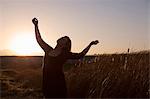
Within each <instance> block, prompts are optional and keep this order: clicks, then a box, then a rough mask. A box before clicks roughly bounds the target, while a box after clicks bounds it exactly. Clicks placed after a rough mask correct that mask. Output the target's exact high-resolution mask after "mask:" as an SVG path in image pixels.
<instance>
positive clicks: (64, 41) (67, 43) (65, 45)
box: [57, 36, 71, 52]
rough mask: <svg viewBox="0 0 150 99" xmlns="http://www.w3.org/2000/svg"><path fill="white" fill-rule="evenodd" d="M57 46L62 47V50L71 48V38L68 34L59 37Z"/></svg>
mask: <svg viewBox="0 0 150 99" xmlns="http://www.w3.org/2000/svg"><path fill="white" fill-rule="evenodd" d="M57 47H60V48H62V49H63V50H64V51H67V52H69V51H70V50H71V40H70V38H69V37H68V36H64V37H61V38H60V39H58V40H57Z"/></svg>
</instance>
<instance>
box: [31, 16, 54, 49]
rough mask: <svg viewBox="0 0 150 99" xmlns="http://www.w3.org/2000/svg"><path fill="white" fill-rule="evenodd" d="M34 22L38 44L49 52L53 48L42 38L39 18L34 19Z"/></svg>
mask: <svg viewBox="0 0 150 99" xmlns="http://www.w3.org/2000/svg"><path fill="white" fill-rule="evenodd" d="M32 22H33V24H34V26H35V36H36V40H37V42H38V44H39V45H40V47H41V48H42V49H43V50H44V52H49V51H50V50H52V49H53V48H52V47H51V46H49V45H48V44H47V43H46V42H44V41H43V39H42V38H41V35H40V32H39V28H38V20H37V19H36V18H34V19H32Z"/></svg>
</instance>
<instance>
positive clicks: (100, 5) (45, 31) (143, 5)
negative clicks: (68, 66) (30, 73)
mask: <svg viewBox="0 0 150 99" xmlns="http://www.w3.org/2000/svg"><path fill="white" fill-rule="evenodd" d="M149 5H150V0H0V45H1V47H0V55H19V54H20V55H22V54H30V55H43V54H44V53H43V51H42V49H41V48H40V47H39V46H38V44H37V42H36V39H35V35H34V26H33V24H32V21H31V20H32V18H34V17H36V18H38V20H39V29H40V32H41V36H42V38H43V39H44V41H45V42H47V43H48V44H49V45H51V46H52V47H53V48H54V47H55V46H56V41H57V39H58V38H60V37H62V36H65V35H67V36H69V37H70V39H71V41H72V49H71V51H72V52H81V51H82V50H83V49H84V48H85V47H86V46H87V45H88V44H89V43H90V42H91V41H93V40H99V42H100V43H99V44H98V45H95V46H92V47H91V49H90V51H89V52H88V54H89V55H91V54H102V53H116V52H118V53H122V52H126V51H127V49H128V48H130V49H131V51H140V50H147V49H150V41H149V39H150V33H149V23H150V19H149V16H150V10H149V9H150V7H149ZM25 52H26V53H25Z"/></svg>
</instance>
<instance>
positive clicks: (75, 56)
mask: <svg viewBox="0 0 150 99" xmlns="http://www.w3.org/2000/svg"><path fill="white" fill-rule="evenodd" d="M98 43H99V42H98V40H96V41H92V42H91V43H90V44H89V45H88V46H87V47H86V48H85V49H84V50H83V51H82V52H81V53H72V52H70V53H69V55H68V59H80V58H83V57H84V56H85V55H86V53H87V52H88V51H89V49H90V48H91V46H92V45H96V44H98Z"/></svg>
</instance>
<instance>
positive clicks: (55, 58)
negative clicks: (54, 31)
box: [32, 18, 98, 98]
mask: <svg viewBox="0 0 150 99" xmlns="http://www.w3.org/2000/svg"><path fill="white" fill-rule="evenodd" d="M32 22H33V24H34V25H35V35H36V40H37V42H38V44H39V45H40V47H41V48H42V49H43V50H44V52H45V57H44V67H43V94H44V97H45V98H65V97H66V96H67V88H66V82H65V76H64V73H63V64H64V63H65V62H66V60H67V59H80V58H83V57H84V56H85V54H86V53H87V52H88V50H89V49H90V47H91V46H92V45H96V44H97V43H98V40H96V41H92V42H91V43H90V44H89V45H88V46H87V47H86V48H85V49H84V50H83V51H82V52H81V53H72V52H70V51H71V40H70V38H69V37H67V36H64V37H62V38H60V39H58V40H57V45H56V47H55V48H54V49H53V48H52V47H51V46H49V45H48V44H47V43H45V42H44V41H43V39H42V38H41V35H40V32H39V29H38V20H37V19H36V18H34V19H33V20H32Z"/></svg>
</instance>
